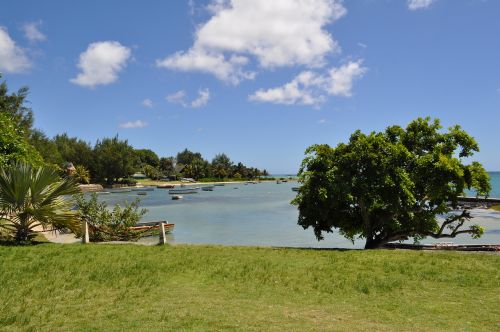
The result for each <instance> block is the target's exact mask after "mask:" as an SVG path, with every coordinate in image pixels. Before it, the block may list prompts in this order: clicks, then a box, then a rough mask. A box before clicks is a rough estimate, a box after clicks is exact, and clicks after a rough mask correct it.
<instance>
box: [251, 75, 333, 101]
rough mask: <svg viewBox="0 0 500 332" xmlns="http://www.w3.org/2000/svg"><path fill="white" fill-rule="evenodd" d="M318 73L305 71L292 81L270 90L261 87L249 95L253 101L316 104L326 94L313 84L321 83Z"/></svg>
mask: <svg viewBox="0 0 500 332" xmlns="http://www.w3.org/2000/svg"><path fill="white" fill-rule="evenodd" d="M318 78H319V77H318V76H317V74H315V73H313V72H310V71H305V72H302V73H300V74H299V75H298V76H296V77H295V78H294V79H293V80H292V81H291V82H289V83H287V84H285V85H283V86H280V87H277V88H271V89H268V90H263V89H260V90H258V91H256V92H255V93H254V94H253V95H251V96H249V99H250V100H252V101H259V102H267V103H274V104H285V105H293V104H300V105H314V104H319V103H321V102H322V101H323V100H324V96H322V95H321V94H318V93H317V92H316V91H315V90H316V89H313V85H319V82H316V80H317V79H318Z"/></svg>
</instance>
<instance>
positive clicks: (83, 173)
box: [73, 165, 90, 184]
mask: <svg viewBox="0 0 500 332" xmlns="http://www.w3.org/2000/svg"><path fill="white" fill-rule="evenodd" d="M73 178H74V179H75V180H76V181H77V182H79V183H84V184H88V183H90V172H89V170H88V169H86V168H85V166H82V165H76V166H75V173H73Z"/></svg>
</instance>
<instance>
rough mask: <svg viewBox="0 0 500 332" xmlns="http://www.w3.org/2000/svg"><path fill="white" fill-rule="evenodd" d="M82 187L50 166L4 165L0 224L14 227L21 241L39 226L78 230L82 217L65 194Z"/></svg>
mask: <svg viewBox="0 0 500 332" xmlns="http://www.w3.org/2000/svg"><path fill="white" fill-rule="evenodd" d="M78 191H79V189H78V186H77V185H76V183H75V182H74V181H73V180H71V179H69V178H65V179H61V178H60V177H59V175H58V174H57V173H56V171H55V170H54V169H52V168H50V167H43V166H42V167H33V166H31V165H29V164H14V165H11V166H8V167H4V168H2V169H0V226H1V227H2V228H6V229H8V230H10V231H12V233H13V234H14V237H15V239H16V241H18V242H23V241H28V240H31V239H32V238H33V237H34V234H35V233H34V230H35V228H36V227H41V228H43V229H45V230H46V229H64V228H67V229H71V230H73V231H74V230H75V229H76V228H77V226H78V219H77V218H76V215H75V213H74V212H72V211H71V208H72V204H71V201H70V200H68V199H67V198H65V196H67V195H73V194H76V193H77V192H78Z"/></svg>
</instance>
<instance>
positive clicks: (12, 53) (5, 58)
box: [0, 26, 32, 73]
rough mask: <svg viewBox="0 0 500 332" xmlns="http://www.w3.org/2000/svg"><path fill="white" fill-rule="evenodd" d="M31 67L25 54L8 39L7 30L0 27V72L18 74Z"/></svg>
mask: <svg viewBox="0 0 500 332" xmlns="http://www.w3.org/2000/svg"><path fill="white" fill-rule="evenodd" d="M31 66H32V64H31V61H30V60H29V59H28V57H27V55H26V52H25V51H24V50H23V49H22V48H20V47H19V46H17V45H16V42H15V41H14V40H12V38H10V36H9V33H8V32H7V29H6V28H4V27H1V26H0V71H5V72H7V73H19V72H23V71H26V70H27V69H29V68H31Z"/></svg>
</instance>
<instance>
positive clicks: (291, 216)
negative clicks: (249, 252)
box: [100, 173, 500, 248]
mask: <svg viewBox="0 0 500 332" xmlns="http://www.w3.org/2000/svg"><path fill="white" fill-rule="evenodd" d="M492 183H493V187H494V190H493V192H492V195H491V196H492V197H500V173H492ZM293 186H297V183H296V182H288V183H282V184H276V183H259V184H248V185H244V184H237V185H233V184H227V185H226V186H224V187H215V189H214V191H212V192H210V191H208V192H205V191H200V192H199V193H197V194H190V195H183V196H184V198H183V199H182V200H178V201H173V200H171V197H170V195H169V194H168V190H165V189H155V191H152V192H148V194H147V196H137V194H136V193H134V192H131V193H121V194H109V195H101V196H100V199H101V200H103V201H106V202H108V203H109V204H113V205H114V204H116V203H118V204H123V203H124V202H125V201H133V200H134V199H136V198H140V199H141V206H143V207H145V208H146V209H148V213H147V214H146V215H145V216H144V218H143V220H144V221H148V220H165V219H166V220H168V221H169V222H171V223H175V224H176V225H175V229H174V232H173V233H172V234H171V235H170V236H169V241H170V242H171V243H197V244H201V243H204V244H223V245H257V246H290V247H329V248H331V247H337V248H361V247H363V245H364V241H363V240H359V241H355V243H354V244H353V243H351V242H350V241H349V240H346V239H345V238H343V237H342V236H340V235H339V234H338V233H337V232H334V233H329V234H325V240H323V241H319V242H318V241H317V240H316V238H315V236H314V234H313V231H312V229H310V228H309V229H306V230H304V229H303V228H302V227H300V226H298V225H297V217H298V212H297V209H296V207H295V206H292V205H290V201H291V200H292V199H293V198H294V196H295V193H294V192H293V191H292V190H291V188H292V187H293ZM473 215H474V216H475V217H474V219H473V220H472V223H474V224H476V223H477V224H480V225H482V226H483V227H485V229H486V233H485V234H484V235H483V237H482V238H481V239H478V240H474V239H472V238H470V237H468V236H466V235H462V236H459V237H457V238H455V239H451V240H449V239H441V240H434V239H426V240H423V241H422V243H432V242H443V241H446V242H451V241H452V242H454V243H468V244H472V243H488V244H499V243H500V212H492V211H487V210H480V209H478V210H475V211H474V212H473ZM141 241H145V242H148V241H153V242H154V241H157V239H156V238H145V239H143V240H141Z"/></svg>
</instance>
